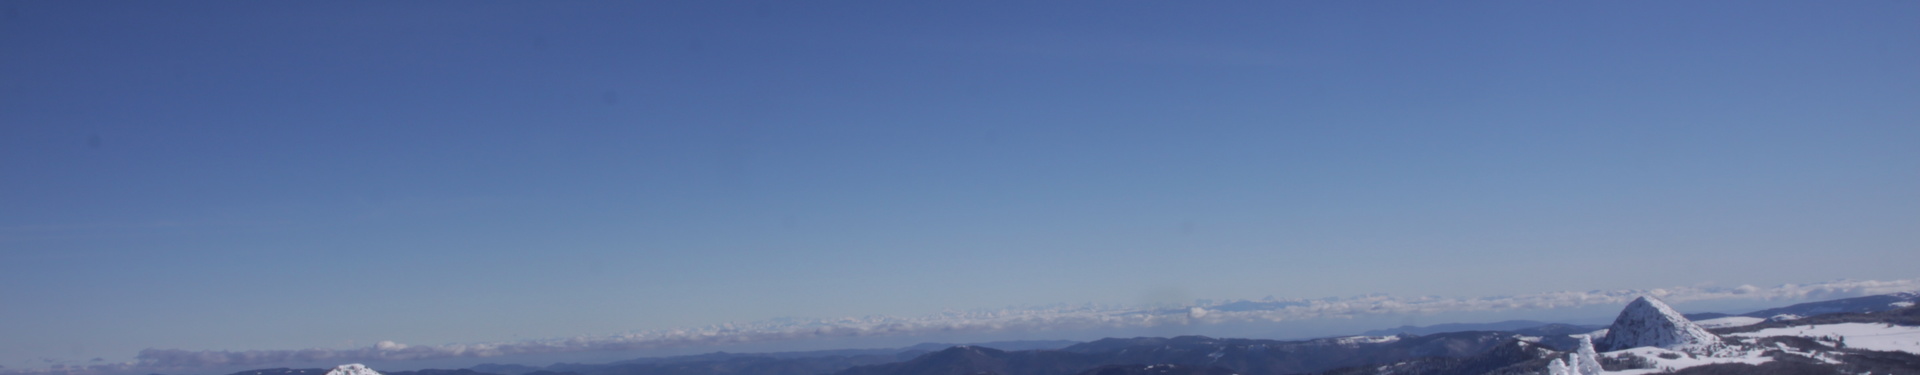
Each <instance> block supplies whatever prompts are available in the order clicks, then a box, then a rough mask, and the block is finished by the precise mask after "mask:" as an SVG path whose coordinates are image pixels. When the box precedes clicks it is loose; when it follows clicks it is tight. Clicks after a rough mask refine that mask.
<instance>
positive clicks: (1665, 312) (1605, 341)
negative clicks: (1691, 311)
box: [1599, 296, 1720, 351]
mask: <svg viewBox="0 0 1920 375" xmlns="http://www.w3.org/2000/svg"><path fill="white" fill-rule="evenodd" d="M1719 343H1720V336H1714V335H1713V333H1711V332H1707V329H1706V328H1700V326H1699V325H1697V324H1693V322H1692V321H1689V320H1687V318H1686V317H1684V316H1681V315H1680V312H1679V311H1674V310H1673V308H1672V307H1669V306H1667V304H1666V303H1664V302H1660V300H1659V299H1655V298H1653V297H1644V296H1643V297H1640V298H1639V299H1635V300H1633V303H1628V304H1627V308H1626V309H1624V310H1620V316H1619V317H1616V318H1614V319H1613V325H1611V326H1608V327H1607V336H1606V337H1605V338H1601V339H1600V343H1599V345H1600V346H1602V347H1604V348H1606V349H1607V350H1620V349H1631V348H1638V347H1643V346H1651V347H1656V348H1663V349H1675V350H1683V351H1684V350H1691V349H1700V348H1705V347H1707V346H1711V345H1713V344H1719Z"/></svg>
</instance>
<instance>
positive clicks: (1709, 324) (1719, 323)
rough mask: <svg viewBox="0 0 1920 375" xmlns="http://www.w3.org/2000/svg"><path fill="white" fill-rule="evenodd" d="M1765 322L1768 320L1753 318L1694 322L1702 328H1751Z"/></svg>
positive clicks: (1739, 317) (1743, 317) (1744, 317)
mask: <svg viewBox="0 0 1920 375" xmlns="http://www.w3.org/2000/svg"><path fill="white" fill-rule="evenodd" d="M1764 321H1767V320H1766V319H1760V318H1755V317H1751V316H1729V317H1724V318H1713V319H1705V320H1696V321H1694V322H1693V324H1699V325H1700V327H1702V328H1726V327H1740V326H1750V325H1754V324H1757V323H1760V322H1764Z"/></svg>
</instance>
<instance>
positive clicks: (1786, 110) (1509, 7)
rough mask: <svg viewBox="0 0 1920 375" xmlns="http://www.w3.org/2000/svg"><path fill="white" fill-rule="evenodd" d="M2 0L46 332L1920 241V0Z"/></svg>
mask: <svg viewBox="0 0 1920 375" xmlns="http://www.w3.org/2000/svg"><path fill="white" fill-rule="evenodd" d="M924 3H927V2H918V1H909V2H898V1H896V2H764V3H755V2H711V1H702V2H556V1H540V2H458V3H454V2H211V1H195V2H91V1H61V2H44V1H0V353H6V354H4V355H3V356H0V366H6V368H9V369H19V368H32V367H35V366H45V365H46V363H50V362H46V361H44V360H42V358H53V359H57V360H60V361H70V362H71V363H79V362H72V361H82V362H83V361H85V360H87V359H90V358H94V357H102V358H104V359H105V360H107V361H122V360H127V359H130V358H132V356H133V355H134V354H135V352H137V351H138V350H140V349H143V348H178V349H192V350H205V349H211V350H245V349H297V348H307V347H353V346H365V345H371V344H372V343H374V342H376V341H379V340H397V341H403V342H421V343H442V342H480V341H502V340H517V339H535V338H551V337H566V336H573V335H583V334H604V333H611V332H620V331H627V330H646V329H666V328H674V327H686V326H699V325H707V324H718V323H725V322H730V321H758V320H764V319H769V318H775V317H788V316H792V317H838V316H861V315H870V314H886V315H901V316H914V315H922V314H932V313H939V312H941V311H946V310H968V309H979V308H997V307H1003V306H1024V305H1039V304H1051V303H1106V304H1138V303H1158V302H1183V301H1190V300H1192V299H1197V298H1214V299H1232V298H1246V299H1258V298H1262V297H1266V296H1277V297H1280V298H1320V297H1329V296H1351V295H1359V294H1369V293H1388V294H1392V295H1442V296H1462V297H1475V296H1491V295H1505V294H1525V293H1541V292H1551V291H1560V290H1593V289H1616V288H1652V287H1664V286H1671V285H1740V284H1755V285H1774V284H1781V283H1805V282H1816V281H1825V280H1833V279H1842V278H1846V279H1863V280H1886V279H1905V278H1912V277H1916V276H1920V274H1916V272H1915V271H1914V270H1915V267H1914V266H1913V265H1915V264H1920V194H1916V192H1920V3H1916V2H1911V1H1850V2H1788V3H1782V2H1757V1H1739V2H1731V1H1728V2H1713V1H1699V2H1652V1H1644V2H1633V1H1630V2H1589V3H1568V2H1517V1H1514V2H1471V3H1459V2H1447V3H1441V2H1275V1H1264V2H1233V3H1201V4H1195V3H1188V2H971V1H969V2H946V3H944V4H924Z"/></svg>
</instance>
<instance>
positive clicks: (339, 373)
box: [327, 363, 380, 375]
mask: <svg viewBox="0 0 1920 375" xmlns="http://www.w3.org/2000/svg"><path fill="white" fill-rule="evenodd" d="M327 375H380V372H379V371H373V369H371V368H367V365H363V364H358V363H349V364H344V365H340V366H339V367H334V368H333V371H327Z"/></svg>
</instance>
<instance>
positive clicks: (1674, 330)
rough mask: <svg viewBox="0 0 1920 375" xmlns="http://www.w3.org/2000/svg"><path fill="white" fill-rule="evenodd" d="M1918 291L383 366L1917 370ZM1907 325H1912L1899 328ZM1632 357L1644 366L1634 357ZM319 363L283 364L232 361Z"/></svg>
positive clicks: (934, 373) (567, 373) (259, 374)
mask: <svg viewBox="0 0 1920 375" xmlns="http://www.w3.org/2000/svg"><path fill="white" fill-rule="evenodd" d="M1916 300H1920V295H1916V294H1913V293H1900V294H1890V295H1882V296H1868V297H1859V298H1848V299H1840V300H1832V301H1822V302H1812V303H1803V304H1797V305H1792V306H1786V307H1781V308H1773V309H1766V310H1760V311H1755V312H1751V313H1747V314H1741V315H1738V316H1746V317H1752V318H1739V319H1744V320H1737V321H1734V320H1726V319H1722V322H1721V323H1723V324H1721V325H1716V326H1715V327H1719V328H1711V329H1703V328H1702V327H1700V326H1698V325H1695V324H1693V323H1692V322H1691V318H1693V317H1719V318H1724V317H1730V316H1734V315H1727V314H1690V315H1681V314H1679V313H1678V312H1675V311H1673V310H1672V309H1671V308H1668V307H1666V306H1665V305H1664V304H1662V303H1659V301H1658V300H1655V299H1642V300H1638V301H1635V302H1634V303H1632V304H1629V305H1628V306H1627V307H1626V308H1625V309H1623V311H1622V312H1621V314H1620V318H1618V319H1616V320H1615V323H1614V324H1613V325H1611V326H1608V327H1601V326H1582V325H1569V324H1558V323H1545V322H1537V321H1525V320H1515V321H1505V322H1496V323H1480V324H1442V325H1435V326H1426V327H1411V326H1409V327H1400V328H1396V329H1391V330H1378V331H1370V332H1367V333H1368V334H1367V335H1363V336H1351V337H1336V338H1323V339H1313V340H1260V339H1235V338H1212V337H1203V336H1181V337H1172V338H1159V337H1136V338H1108V339H1102V340H1096V341H1092V342H1085V343H1079V342H1073V341H1009V342H996V343H982V344H972V345H948V344H921V345H915V346H911V347H905V348H895V349H851V350H827V351H808V352H783V353H725V352H717V353H709V354H701V355H691V356H678V357H658V358H640V359H634V360H627V361H620V362H613V363H606V364H554V365H549V366H544V367H534V366H524V365H510V364H509V365H502V364H486V365H479V366H474V367H471V368H467V369H458V370H419V371H395V372H387V373H384V374H383V375H974V374H996V375H1148V374H1159V375H1226V374H1316V373H1317V374H1338V375H1385V374H1401V375H1405V374H1430V375H1447V374H1536V373H1542V371H1544V370H1545V369H1547V368H1548V367H1549V364H1550V362H1553V361H1555V360H1556V359H1562V357H1564V356H1567V355H1568V353H1572V352H1574V351H1573V349H1575V348H1577V347H1578V343H1579V341H1580V340H1579V337H1580V336H1575V335H1581V334H1589V333H1597V332H1598V331H1599V330H1600V329H1602V328H1605V329H1606V331H1605V332H1606V333H1605V334H1604V336H1605V337H1601V336H1596V337H1592V339H1593V340H1594V341H1595V342H1598V343H1600V344H1601V345H1600V346H1601V347H1602V349H1603V350H1614V351H1613V352H1607V353H1603V354H1598V355H1597V357H1595V356H1589V362H1587V363H1592V362H1591V361H1592V360H1598V361H1599V362H1600V363H1602V364H1603V365H1605V366H1606V367H1607V368H1608V370H1609V371H1616V370H1619V371H1629V372H1631V373H1649V372H1653V371H1655V370H1657V369H1659V368H1661V367H1672V368H1674V369H1675V370H1677V371H1678V373H1863V372H1868V371H1872V372H1873V373H1876V374H1884V373H1908V374H1920V355H1916V353H1920V308H1916V307H1913V306H1914V302H1915V301H1916ZM1776 317H1780V318H1776ZM1755 318H1761V319H1755ZM1765 318H1776V319H1765ZM1728 322H1731V323H1728ZM1909 330H1910V331H1911V332H1912V333H1911V334H1912V337H1908V336H1903V335H1908V334H1909V333H1908V332H1909ZM1848 335H1854V336H1848ZM1855 336H1858V337H1857V338H1856V337H1855ZM1602 339H1605V340H1602ZM1874 340H1877V341H1874ZM1902 340H1905V341H1902ZM1903 342H1905V343H1908V344H1902V343H1903ZM1909 344H1910V345H1911V349H1908V346H1906V345H1909ZM1589 353H1591V352H1589ZM1689 358H1691V359H1689ZM1571 360H1572V359H1566V360H1563V361H1562V362H1563V363H1564V362H1567V361H1571ZM1742 366H1747V367H1742ZM1636 368H1638V369H1643V370H1632V369H1636ZM1715 371H1718V372H1715ZM1807 371H1811V372H1807ZM326 373H327V371H326V370H322V369H284V368H282V369H261V370H249V371H243V372H239V373H235V374H232V375H325V374H326ZM1582 375H1594V374H1582Z"/></svg>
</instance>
